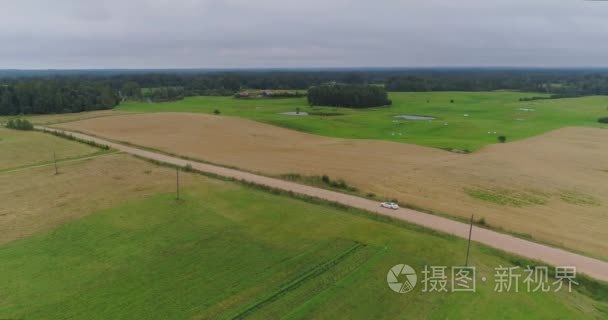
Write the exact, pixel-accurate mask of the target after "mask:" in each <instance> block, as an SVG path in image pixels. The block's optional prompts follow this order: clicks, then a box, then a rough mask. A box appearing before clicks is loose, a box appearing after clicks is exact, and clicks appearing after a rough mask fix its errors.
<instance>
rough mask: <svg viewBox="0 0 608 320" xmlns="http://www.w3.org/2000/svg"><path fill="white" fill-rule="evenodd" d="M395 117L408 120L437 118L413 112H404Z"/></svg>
mask: <svg viewBox="0 0 608 320" xmlns="http://www.w3.org/2000/svg"><path fill="white" fill-rule="evenodd" d="M395 118H400V119H406V120H435V119H437V118H434V117H428V116H417V115H413V114H402V115H399V116H395Z"/></svg>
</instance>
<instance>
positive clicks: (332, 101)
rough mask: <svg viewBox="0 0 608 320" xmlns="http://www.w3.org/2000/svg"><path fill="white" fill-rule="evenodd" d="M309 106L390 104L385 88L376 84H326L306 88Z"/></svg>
mask: <svg viewBox="0 0 608 320" xmlns="http://www.w3.org/2000/svg"><path fill="white" fill-rule="evenodd" d="M308 103H309V104H310V105H311V106H329V107H348V108H370V107H379V106H386V105H390V104H392V102H391V100H389V99H388V94H387V92H386V90H385V89H384V88H383V87H381V86H376V85H355V84H326V85H322V86H318V87H312V88H310V89H309V90H308Z"/></svg>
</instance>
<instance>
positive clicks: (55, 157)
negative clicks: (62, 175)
mask: <svg viewBox="0 0 608 320" xmlns="http://www.w3.org/2000/svg"><path fill="white" fill-rule="evenodd" d="M53 163H55V174H56V175H57V174H59V170H58V169H57V156H56V155H55V151H53Z"/></svg>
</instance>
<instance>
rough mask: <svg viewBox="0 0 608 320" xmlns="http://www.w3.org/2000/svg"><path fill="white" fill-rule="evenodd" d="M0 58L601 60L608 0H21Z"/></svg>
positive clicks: (607, 36)
mask: <svg viewBox="0 0 608 320" xmlns="http://www.w3.org/2000/svg"><path fill="white" fill-rule="evenodd" d="M0 30H1V31H0V68H2V69H7V68H8V69H15V68H21V69H24V68H27V69H29V68H43V69H46V68H173V67H179V68H205V67H210V68H213V67H219V68H224V67H233V68H234V67H361V66H370V67H381V66H400V67H429V66H538V67H553V66H608V1H607V2H600V1H597V2H592V1H584V0H400V1H399V0H376V1H364V0H305V1H302V0H300V1H295V0H294V1H292V0H256V1H251V0H247V1H245V0H213V1H212V0H103V1H99V0H95V1H83V0H54V1H47V0H17V1H2V5H1V6H0Z"/></svg>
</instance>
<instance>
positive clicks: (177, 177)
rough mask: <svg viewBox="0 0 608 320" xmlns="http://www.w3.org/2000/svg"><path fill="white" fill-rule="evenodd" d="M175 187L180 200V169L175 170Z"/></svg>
mask: <svg viewBox="0 0 608 320" xmlns="http://www.w3.org/2000/svg"><path fill="white" fill-rule="evenodd" d="M175 186H176V193H177V197H176V199H177V200H179V168H175Z"/></svg>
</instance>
